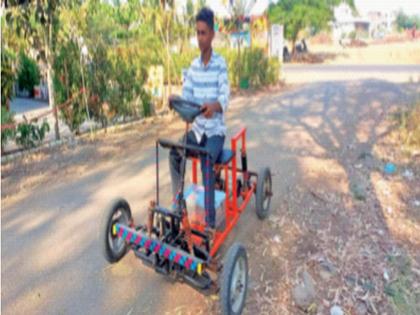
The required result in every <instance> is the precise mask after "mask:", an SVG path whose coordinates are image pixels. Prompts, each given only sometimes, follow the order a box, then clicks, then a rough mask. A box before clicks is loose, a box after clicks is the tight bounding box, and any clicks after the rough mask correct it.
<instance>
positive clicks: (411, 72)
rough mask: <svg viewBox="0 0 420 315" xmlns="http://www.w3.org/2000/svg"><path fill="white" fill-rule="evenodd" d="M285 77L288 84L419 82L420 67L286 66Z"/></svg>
mask: <svg viewBox="0 0 420 315" xmlns="http://www.w3.org/2000/svg"><path fill="white" fill-rule="evenodd" d="M283 76H284V79H285V80H286V82H288V83H305V82H322V81H343V80H345V81H348V80H365V79H379V80H386V81H390V82H399V83H401V82H409V81H414V82H417V81H418V80H420V65H328V64H315V65H311V64H305V65H294V64H286V65H284V69H283Z"/></svg>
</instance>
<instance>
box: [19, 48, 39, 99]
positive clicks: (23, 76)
mask: <svg viewBox="0 0 420 315" xmlns="http://www.w3.org/2000/svg"><path fill="white" fill-rule="evenodd" d="M39 79H40V72H39V68H38V64H37V63H36V61H35V60H33V59H32V58H29V57H28V56H26V55H25V53H24V52H20V54H19V72H18V83H19V87H20V88H21V89H25V90H27V91H28V92H29V93H30V95H31V96H32V95H33V93H34V86H35V85H37V84H39Z"/></svg>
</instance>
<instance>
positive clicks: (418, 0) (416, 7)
mask: <svg viewBox="0 0 420 315" xmlns="http://www.w3.org/2000/svg"><path fill="white" fill-rule="evenodd" d="M354 2H355V4H356V8H357V9H358V10H359V12H360V13H362V14H363V13H366V12H367V11H387V12H388V11H398V10H399V9H402V10H403V11H404V12H405V13H406V14H408V15H412V14H420V0H379V1H378V0H354Z"/></svg>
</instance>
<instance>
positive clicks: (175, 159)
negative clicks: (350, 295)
mask: <svg viewBox="0 0 420 315" xmlns="http://www.w3.org/2000/svg"><path fill="white" fill-rule="evenodd" d="M185 136H186V137H187V144H190V145H198V144H197V140H196V139H195V135H194V132H193V131H192V130H190V131H189V132H188V133H187V134H186V135H184V136H183V137H182V138H181V140H180V142H181V143H184V139H185ZM181 161H182V156H181V154H180V153H179V152H178V150H176V149H174V148H172V149H171V151H170V153H169V169H170V172H171V180H172V196H173V197H174V198H176V195H177V194H178V192H179V190H180V185H181Z"/></svg>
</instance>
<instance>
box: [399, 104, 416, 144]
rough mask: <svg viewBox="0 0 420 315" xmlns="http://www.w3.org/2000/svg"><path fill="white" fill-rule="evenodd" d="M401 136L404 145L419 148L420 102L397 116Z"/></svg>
mask: <svg viewBox="0 0 420 315" xmlns="http://www.w3.org/2000/svg"><path fill="white" fill-rule="evenodd" d="M399 121H400V127H401V134H402V137H403V140H404V142H405V144H406V145H408V146H412V147H414V148H420V101H417V102H415V103H414V104H413V105H411V106H410V108H409V110H407V111H404V112H402V113H401V114H400V116H399Z"/></svg>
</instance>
